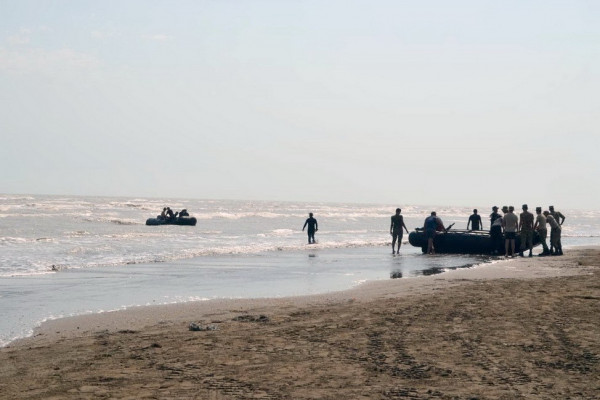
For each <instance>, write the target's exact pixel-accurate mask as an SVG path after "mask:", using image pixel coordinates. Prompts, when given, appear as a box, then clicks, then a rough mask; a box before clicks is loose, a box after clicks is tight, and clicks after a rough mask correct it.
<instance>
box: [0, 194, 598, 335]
mask: <svg viewBox="0 0 600 400" xmlns="http://www.w3.org/2000/svg"><path fill="white" fill-rule="evenodd" d="M165 205H170V206H171V207H172V208H173V209H175V210H178V209H181V208H187V209H188V210H189V211H190V214H192V215H193V216H195V217H196V218H198V225H197V226H195V227H182V226H146V225H144V222H145V220H146V218H149V217H153V216H155V215H156V214H157V213H158V211H159V210H161V209H162V207H163V206H165ZM394 209H395V206H391V205H387V206H386V205H364V204H360V205H356V204H326V203H315V204H300V203H285V202H244V201H211V200H180V199H179V200H173V199H171V200H168V199H163V200H157V199H125V198H123V199H119V198H97V197H96V198H83V197H58V196H8V195H4V196H0V309H1V310H2V313H3V318H1V319H0V345H5V344H6V343H8V342H10V341H11V340H13V339H15V338H19V337H23V336H26V335H29V334H30V333H31V331H32V328H33V327H34V326H36V325H37V324H39V323H41V322H42V321H44V320H46V319H49V318H58V317H62V316H71V315H79V314H84V313H91V312H100V311H107V310H116V309H122V308H127V307H134V306H140V305H148V304H165V303H173V302H184V301H191V300H205V299H213V298H249V297H278V296H292V295H305V294H316V293H325V292H330V291H336V290H343V289H347V288H350V287H352V286H355V285H357V284H360V283H361V282H364V281H367V280H378V279H391V278H400V277H402V278H403V279H404V278H411V277H415V276H423V275H430V274H435V273H439V272H441V271H444V270H446V269H448V268H456V267H463V266H467V265H471V264H474V263H479V262H484V261H485V259H484V258H481V257H475V256H460V255H452V256H442V255H439V256H435V257H428V256H423V255H422V254H421V252H420V249H416V248H413V247H411V246H410V245H408V244H404V245H403V247H402V254H401V255H400V256H392V255H391V254H390V253H391V249H390V247H389V243H390V239H391V238H390V236H389V223H390V216H391V215H392V214H393V212H394ZM432 209H435V210H437V211H438V214H439V215H440V216H441V217H442V218H443V220H444V222H445V223H446V225H448V224H450V223H452V222H456V225H455V227H457V228H464V227H465V226H466V221H467V217H468V215H469V214H470V212H471V208H467V207H463V208H460V207H443V206H439V207H429V206H427V207H423V206H406V207H403V215H404V216H405V222H406V225H407V226H408V228H409V229H413V228H415V227H417V226H421V225H422V221H423V219H424V218H425V216H427V215H428V214H429V212H430V210H432ZM309 211H312V212H314V213H315V217H316V218H317V219H318V221H319V228H320V229H319V231H318V232H317V240H318V242H319V243H318V244H316V245H314V246H307V245H306V235H305V233H303V232H302V231H301V229H302V224H303V223H304V220H305V219H306V217H307V214H308V212H309ZM561 211H562V212H563V213H565V214H566V215H567V223H566V224H565V229H564V232H563V233H564V234H563V244H564V245H565V246H573V245H594V244H599V243H600V240H599V238H600V223H599V219H598V218H597V217H598V214H599V212H598V211H572V210H571V211H569V210H561ZM485 222H487V221H486V218H484V223H485ZM484 226H487V224H486V225H484ZM404 239H405V240H406V239H407V235H405V236H404ZM52 265H55V266H56V268H57V269H58V272H55V271H52V270H51V266H52Z"/></svg>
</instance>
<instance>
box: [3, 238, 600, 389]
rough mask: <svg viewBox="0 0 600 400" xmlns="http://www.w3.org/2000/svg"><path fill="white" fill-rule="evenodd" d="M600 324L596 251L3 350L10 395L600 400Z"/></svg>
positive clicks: (223, 307) (87, 319) (202, 312)
mask: <svg viewBox="0 0 600 400" xmlns="http://www.w3.org/2000/svg"><path fill="white" fill-rule="evenodd" d="M599 311H600V249H598V248H593V249H571V250H569V251H568V252H566V255H565V256H563V257H544V258H531V259H530V258H524V259H516V260H511V261H509V262H508V263H506V262H500V263H496V264H493V265H485V266H482V267H477V268H472V269H469V270H456V271H450V272H447V273H444V274H441V275H437V276H430V277H422V278H411V279H396V280H388V281H384V282H373V283H369V284H365V285H361V286H360V287H359V288H357V289H353V290H349V291H344V292H338V293H331V294H327V295H322V296H310V297H298V298H282V299H255V300H228V301H208V302H197V303H187V304H181V305H173V306H161V307H143V308H138V309H133V310H127V311H119V312H114V313H105V314H98V315H90V316H83V317H76V318H68V319H62V320H57V321H51V322H49V323H46V324H44V325H43V326H42V327H41V328H40V329H39V330H38V331H37V332H36V334H35V335H34V337H32V338H29V339H25V340H22V341H19V342H15V343H13V344H11V345H10V346H9V347H6V348H3V349H0V398H3V399H4V398H7V399H9V398H10V399H102V398H115V399H390V398H407V399H430V398H436V399H520V398H523V399H525V398H527V399H569V398H570V399H597V398H600V312H599ZM190 323H195V324H196V325H197V326H199V327H200V328H208V330H201V331H191V330H190V329H189V326H190Z"/></svg>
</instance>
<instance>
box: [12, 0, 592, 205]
mask: <svg viewBox="0 0 600 400" xmlns="http://www.w3.org/2000/svg"><path fill="white" fill-rule="evenodd" d="M0 102H1V103H0V104H1V107H0V135H1V141H2V142H1V146H0V169H1V170H2V171H3V172H2V173H1V174H0V193H32V194H71V195H73V194H79V195H123V196H133V197H142V196H153V197H194V198H215V199H223V198H230V199H265V200H293V201H295V200H300V201H308V200H317V201H345V202H374V203H392V204H398V205H406V204H440V205H446V204H448V205H465V206H468V205H470V204H478V205H482V204H490V206H491V205H492V204H497V205H501V204H514V205H517V206H519V205H520V204H522V203H525V202H527V203H529V204H531V205H538V204H539V205H544V206H547V205H549V204H554V205H556V206H557V208H558V209H561V208H591V207H594V208H597V206H598V204H599V201H598V200H599V199H600V161H599V160H600V157H599V156H598V154H599V151H600V135H599V133H600V132H599V130H600V129H599V128H600V1H593V0H590V1H576V0H565V1H551V0H543V1H523V0H518V1H510V0H509V1H481V0H477V1H475V0H474V1H449V0H439V1H427V0H424V1H400V0H398V1H372V0H370V1H348V0H343V1H304V0H302V1H280V0H273V1H251V0H244V1H229V0H215V1H148V0H138V1H121V0H119V1H106V0H96V1H83V0H77V1H75V0H72V1H51V0H39V1H28V0H0Z"/></svg>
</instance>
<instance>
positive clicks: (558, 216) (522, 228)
mask: <svg viewBox="0 0 600 400" xmlns="http://www.w3.org/2000/svg"><path fill="white" fill-rule="evenodd" d="M521 208H522V210H523V212H522V213H521V214H520V215H519V216H517V215H516V214H515V213H514V207H513V206H503V207H502V213H503V215H500V214H499V213H498V207H496V206H494V207H492V211H493V212H492V214H490V231H489V232H490V239H491V241H490V242H491V250H490V252H491V253H492V254H499V253H500V251H502V250H504V253H505V256H506V257H514V256H515V251H516V249H515V239H516V237H517V233H520V239H521V244H520V248H519V249H518V250H519V256H521V257H524V254H523V253H524V252H525V251H526V250H527V249H528V250H529V254H528V255H529V257H533V238H534V232H537V234H538V235H539V237H540V241H541V244H542V248H543V251H542V253H540V254H538V255H539V256H548V255H558V256H561V255H562V254H563V251H562V243H561V231H562V228H561V226H562V224H563V222H564V221H565V216H564V215H563V214H562V213H561V212H560V211H555V210H554V206H550V207H549V211H544V212H542V208H541V207H536V214H537V216H535V217H534V215H533V214H532V213H530V212H529V211H528V206H527V204H523V206H522V207H521ZM401 211H402V210H401V209H400V208H397V209H396V214H395V215H393V216H392V218H391V219H392V222H391V225H390V235H392V254H396V253H398V252H400V245H401V243H402V234H403V229H404V230H405V231H406V233H408V229H406V225H405V224H404V218H403V217H402V215H400V212H401ZM547 225H550V246H549V247H548V244H547V243H546V239H547V237H548V228H547ZM447 229H448V228H444V223H443V222H442V220H441V218H440V217H438V216H437V214H436V212H435V211H432V212H431V215H430V216H429V217H427V218H425V222H424V224H423V232H424V234H425V237H426V238H427V254H434V253H435V248H434V244H433V239H434V238H435V235H436V232H439V231H447ZM467 230H483V222H482V220H481V216H480V215H479V214H478V213H477V209H474V210H473V214H472V215H470V216H469V220H468V222H467ZM396 243H397V250H396Z"/></svg>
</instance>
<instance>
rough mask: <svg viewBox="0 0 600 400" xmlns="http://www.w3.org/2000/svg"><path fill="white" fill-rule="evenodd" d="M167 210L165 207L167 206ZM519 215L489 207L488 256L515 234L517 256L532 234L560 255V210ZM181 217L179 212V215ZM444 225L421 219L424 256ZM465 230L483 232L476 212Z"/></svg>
mask: <svg viewBox="0 0 600 400" xmlns="http://www.w3.org/2000/svg"><path fill="white" fill-rule="evenodd" d="M167 208H168V207H167ZM521 208H522V210H523V212H522V213H520V214H519V216H517V215H516V214H515V213H514V211H515V208H514V207H513V206H503V207H502V214H503V215H500V213H498V207H496V206H494V207H492V213H491V214H490V231H489V232H490V239H491V253H492V254H499V253H500V251H501V249H504V252H505V254H504V255H505V256H506V257H514V256H515V250H516V249H515V239H516V237H517V233H520V239H521V245H520V249H519V256H521V257H524V254H523V253H524V252H525V251H526V250H527V249H528V250H529V254H528V255H529V257H533V238H534V232H537V234H538V235H539V237H540V241H541V244H542V248H543V251H542V253H540V254H538V255H539V256H548V255H558V256H561V255H562V254H563V251H562V243H561V231H562V228H561V226H562V224H563V222H564V221H565V216H564V215H563V214H562V213H561V212H560V211H555V210H554V206H550V207H549V211H544V212H542V207H536V209H535V211H536V214H537V216H535V217H534V215H533V214H532V213H530V212H529V211H528V208H529V207H528V206H527V204H523V206H522V207H521ZM401 212H402V210H401V209H400V208H397V209H396V214H395V215H392V217H391V224H390V235H391V236H392V254H399V253H400V246H401V245H402V236H403V234H404V231H406V233H408V229H407V228H406V224H405V223H404V217H403V216H402V215H401ZM180 215H181V213H180ZM547 225H550V246H549V247H548V244H547V243H546V239H547V237H548V228H547ZM306 227H308V244H313V243H315V232H316V231H318V224H317V220H316V219H315V218H314V217H313V213H309V218H308V219H307V220H306V221H305V222H304V226H303V227H302V231H303V232H304V230H305V228H306ZM445 230H447V228H444V223H443V222H442V220H441V218H440V217H438V216H437V214H436V212H435V211H432V212H431V215H430V216H429V217H427V218H425V222H424V224H423V231H424V233H425V237H426V238H427V254H433V253H434V252H435V248H434V245H433V239H434V238H435V235H436V232H438V231H445ZM467 230H483V222H482V220H481V216H480V215H479V214H478V213H477V209H474V210H473V214H472V215H471V216H469V220H468V222H467Z"/></svg>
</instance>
